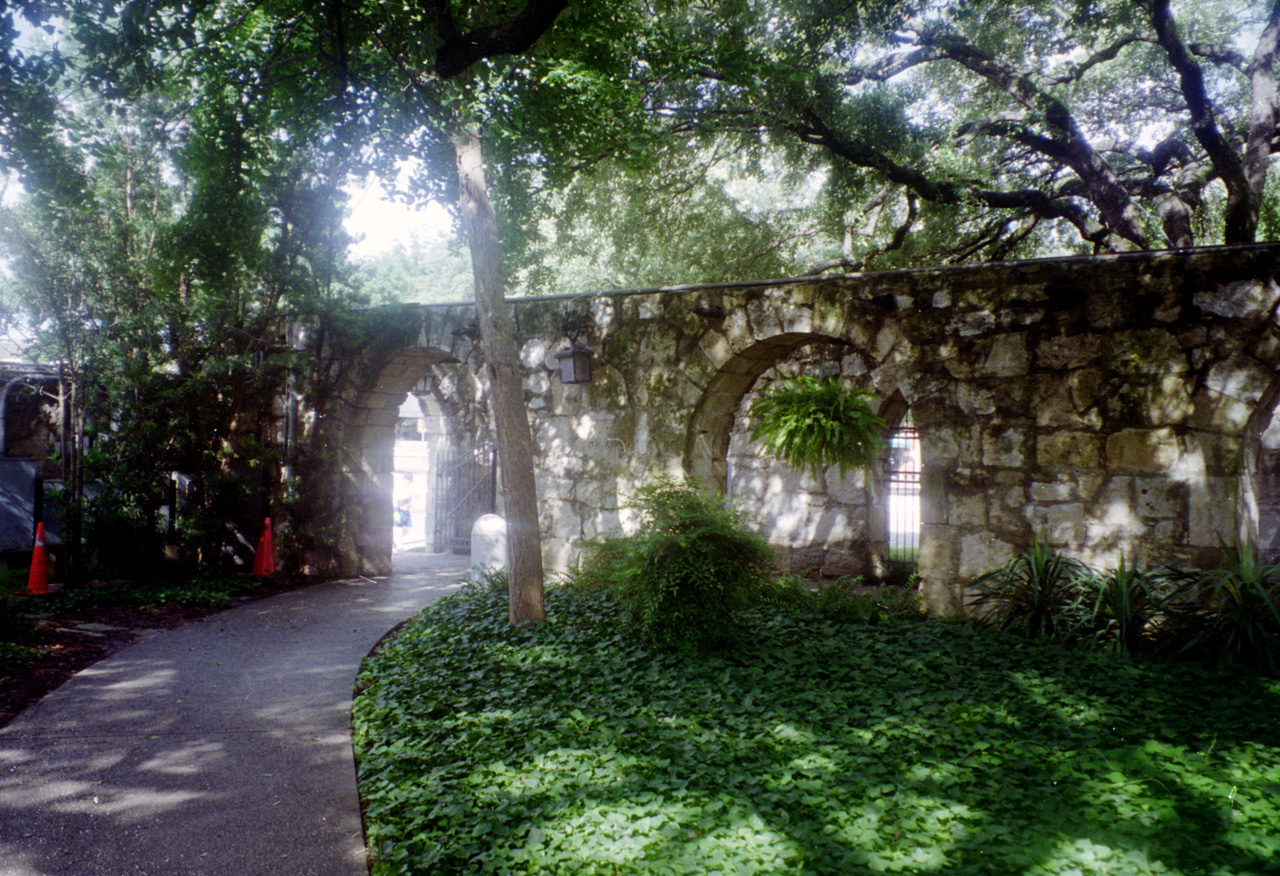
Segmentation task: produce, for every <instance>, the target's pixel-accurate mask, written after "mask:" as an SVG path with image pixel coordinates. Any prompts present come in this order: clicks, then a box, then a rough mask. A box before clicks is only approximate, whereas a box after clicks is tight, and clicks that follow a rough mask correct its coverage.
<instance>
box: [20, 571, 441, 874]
mask: <svg viewBox="0 0 1280 876" xmlns="http://www.w3.org/2000/svg"><path fill="white" fill-rule="evenodd" d="M455 566H456V564H451V565H450V566H449V567H448V571H447V573H446V572H443V571H442V572H441V573H440V575H439V576H438V577H436V576H433V575H431V574H428V573H425V572H424V573H420V574H419V578H418V579H417V580H414V581H399V582H396V581H380V582H371V581H354V582H331V583H328V584H322V585H317V586H315V587H312V588H307V589H305V590H299V591H295V592H292V593H287V594H283V595H281V596H279V597H274V598H272V599H268V600H263V601H261V602H255V603H249V604H246V605H243V606H241V607H239V608H237V609H234V610H232V611H229V612H225V613H222V614H220V615H216V616H213V617H210V618H207V619H205V620H203V621H200V622H197V623H193V624H190V625H188V626H186V627H183V628H181V629H178V630H173V631H168V632H165V633H162V634H158V635H153V636H151V637H150V638H148V639H146V640H144V641H142V642H139V643H137V644H135V645H133V646H131V647H129V648H126V649H125V650H123V651H121V652H119V653H118V654H116V655H114V656H113V657H111V658H109V659H107V660H105V661H102V662H100V663H98V664H96V665H95V666H93V667H91V668H90V669H88V670H86V671H84V672H82V673H80V674H79V675H78V676H76V677H75V678H74V679H72V680H71V681H70V682H68V683H67V684H66V685H64V686H63V687H62V688H60V689H59V690H58V691H56V692H55V693H54V694H52V695H51V696H50V697H48V698H46V699H45V700H44V701H42V702H41V703H39V704H37V705H36V706H34V707H32V708H31V709H29V710H28V711H27V712H25V713H24V714H23V715H22V716H20V717H19V719H18V720H16V721H14V722H13V723H12V724H10V725H9V726H8V727H6V728H4V729H3V730H2V731H0V874H2V876H62V874H67V876H72V874H74V876H86V874H115V873H121V874H123V873H150V874H157V876H159V874H164V876H184V874H193V876H194V874H209V876H226V874H236V876H255V874H263V876H266V874H280V873H308V874H316V876H327V874H335V876H359V874H362V873H364V872H366V867H365V862H364V849H363V840H362V832H361V825H360V820H359V812H358V805H357V800H356V797H355V793H354V790H355V789H354V780H353V771H354V764H353V761H352V755H351V749H350V697H351V686H352V682H353V680H354V677H355V674H356V670H357V667H358V665H359V662H360V659H361V658H362V657H363V655H364V654H365V653H366V652H367V651H368V649H369V648H370V647H371V646H372V644H373V643H374V642H376V641H377V639H378V637H380V636H381V635H382V634H383V633H384V632H385V631H386V630H387V629H389V628H390V627H391V626H393V625H394V624H395V623H397V622H398V621H399V620H400V619H403V618H404V617H406V616H408V615H410V614H412V613H413V612H414V611H416V610H417V609H418V607H420V606H421V605H422V604H423V603H424V602H426V601H428V600H429V599H431V598H434V597H435V596H438V595H440V594H443V593H445V592H449V591H450V590H452V589H454V585H455V584H456V582H457V580H458V578H459V577H460V574H459V572H460V570H459V569H458V568H455Z"/></svg>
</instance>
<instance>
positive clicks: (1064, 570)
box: [972, 538, 1088, 639]
mask: <svg viewBox="0 0 1280 876" xmlns="http://www.w3.org/2000/svg"><path fill="white" fill-rule="evenodd" d="M1087 571H1088V570H1087V569H1086V568H1085V567H1084V566H1083V565H1082V564H1081V563H1080V562H1079V561H1077V560H1074V559H1071V558H1070V557H1064V556H1062V555H1061V554H1057V553H1054V552H1053V551H1051V550H1050V549H1049V543H1048V542H1047V541H1046V540H1044V539H1040V538H1037V539H1036V540H1035V544H1034V545H1033V546H1032V548H1031V550H1030V551H1025V552H1023V553H1020V554H1018V555H1017V556H1015V557H1014V558H1013V559H1011V560H1009V562H1007V563H1005V564H1004V565H1003V566H1001V567H1000V568H999V569H996V570H995V571H992V572H988V573H987V574H985V575H983V576H982V577H980V578H978V579H976V580H975V581H974V582H973V584H972V587H973V589H974V590H976V591H977V593H978V596H977V598H976V599H975V600H974V602H973V608H974V610H975V612H976V614H977V616H978V617H979V618H981V619H982V620H983V621H985V622H986V623H990V624H993V625H995V626H997V627H999V628H1000V629H1002V630H1016V631H1018V632H1021V633H1022V634H1023V635H1025V636H1027V637H1028V638H1032V639H1035V638H1039V637H1041V636H1044V637H1047V638H1057V639H1062V638H1067V637H1069V636H1070V635H1072V634H1073V633H1075V632H1077V631H1078V629H1079V627H1080V620H1081V619H1080V599H1079V597H1080V579H1081V578H1082V577H1083V576H1085V575H1086V574H1087Z"/></svg>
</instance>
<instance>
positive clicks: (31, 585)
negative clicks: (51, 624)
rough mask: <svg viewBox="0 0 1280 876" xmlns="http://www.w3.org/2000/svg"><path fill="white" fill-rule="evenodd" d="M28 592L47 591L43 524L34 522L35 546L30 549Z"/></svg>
mask: <svg viewBox="0 0 1280 876" xmlns="http://www.w3.org/2000/svg"><path fill="white" fill-rule="evenodd" d="M27 590H28V592H30V593H36V594H44V593H48V592H49V553H48V551H47V550H45V546H44V524H43V523H37V524H36V546H35V548H34V549H33V550H32V551H31V574H30V575H28V576H27Z"/></svg>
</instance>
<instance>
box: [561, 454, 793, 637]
mask: <svg viewBox="0 0 1280 876" xmlns="http://www.w3.org/2000/svg"><path fill="white" fill-rule="evenodd" d="M632 504H633V507H635V508H636V510H638V511H639V512H640V515H641V526H640V529H639V531H638V532H636V533H635V534H634V535H631V536H626V537H615V538H611V539H607V540H605V541H603V542H599V543H595V544H593V545H587V549H588V550H587V555H586V558H585V560H584V562H583V565H582V567H581V569H579V571H578V574H577V575H576V576H575V584H576V585H577V586H582V587H605V588H608V589H611V590H613V591H615V592H616V593H617V594H618V597H619V599H620V601H621V604H622V608H623V610H624V611H625V613H626V616H627V617H628V619H629V622H630V626H631V627H632V628H633V629H635V630H636V631H638V632H639V633H640V634H641V635H643V636H644V637H645V638H647V639H649V640H650V641H651V642H653V643H654V644H656V645H659V646H663V647H672V648H685V647H715V646H718V645H723V644H725V643H727V642H728V641H729V640H730V639H732V638H733V633H734V630H735V626H736V617H735V616H736V613H737V611H738V609H740V608H742V607H743V606H745V605H746V604H748V603H749V602H751V601H753V600H755V599H756V598H757V597H758V595H759V593H760V590H761V587H762V584H763V582H764V579H765V574H766V572H767V570H768V569H769V566H770V564H771V562H772V560H773V554H772V552H771V551H770V550H769V546H768V543H767V542H766V541H765V539H764V537H763V536H761V535H759V534H758V533H755V532H752V531H751V530H749V529H748V528H747V527H746V522H745V518H744V515H743V514H742V513H741V512H740V511H737V510H735V509H732V508H727V507H724V506H721V505H719V504H717V503H716V502H715V501H714V500H713V498H712V497H710V496H708V495H706V494H705V493H703V492H701V491H700V490H699V489H698V488H697V485H696V484H680V483H676V482H674V481H672V480H671V479H669V478H663V479H661V480H659V481H658V482H657V483H655V484H653V485H652V486H648V487H645V488H644V489H642V490H640V491H639V493H638V494H637V495H636V496H635V497H634V499H633V501H632Z"/></svg>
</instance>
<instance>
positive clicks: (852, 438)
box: [749, 374, 886, 479]
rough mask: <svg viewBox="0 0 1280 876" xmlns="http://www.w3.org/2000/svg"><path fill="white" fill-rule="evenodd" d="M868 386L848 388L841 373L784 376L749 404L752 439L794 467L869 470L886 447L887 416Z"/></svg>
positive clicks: (817, 474)
mask: <svg viewBox="0 0 1280 876" xmlns="http://www.w3.org/2000/svg"><path fill="white" fill-rule="evenodd" d="M873 398H875V394H874V393H872V392H870V391H868V390H865V389H845V387H844V383H843V381H842V380H841V378H840V376H839V375H834V376H832V377H829V378H827V379H825V380H823V379H822V378H819V377H813V376H811V375H807V374H801V375H798V376H796V377H788V378H784V379H783V380H782V381H780V382H779V384H778V385H777V386H775V387H773V388H771V389H769V390H767V391H766V392H765V394H764V395H762V396H761V397H760V398H758V399H756V400H755V401H754V402H752V404H751V408H750V411H749V413H750V415H751V416H752V417H753V418H755V419H756V421H757V423H756V427H755V429H753V430H752V432H751V438H752V440H753V441H760V442H762V443H763V444H764V446H765V449H767V450H768V451H769V452H770V453H772V454H773V455H775V456H777V457H778V458H779V459H781V460H782V461H783V462H785V463H787V464H788V465H790V466H791V467H792V468H796V469H804V468H806V467H808V468H809V469H810V470H812V472H813V474H814V477H821V476H822V470H823V469H825V468H828V467H830V466H833V465H834V466H836V467H837V468H839V470H840V477H841V479H843V478H844V476H845V472H847V471H848V470H849V469H857V468H860V469H864V470H865V469H869V468H870V467H871V465H872V464H873V463H874V462H875V461H876V459H877V458H878V457H879V455H880V451H881V449H882V448H883V447H884V433H885V431H886V426H885V422H884V420H882V419H881V418H880V416H879V415H878V414H876V412H875V411H873V410H872V409H871V405H870V404H869V403H868V399H873Z"/></svg>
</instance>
